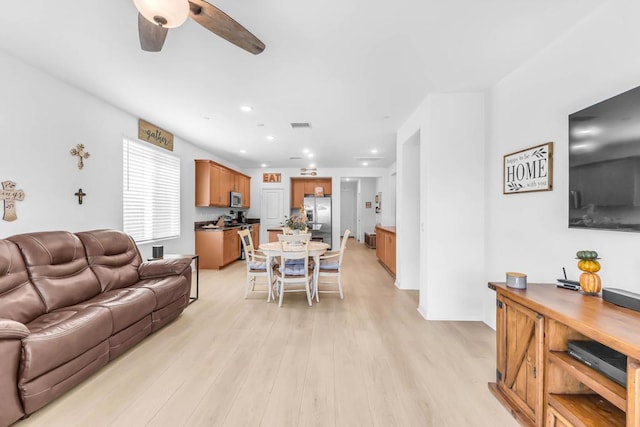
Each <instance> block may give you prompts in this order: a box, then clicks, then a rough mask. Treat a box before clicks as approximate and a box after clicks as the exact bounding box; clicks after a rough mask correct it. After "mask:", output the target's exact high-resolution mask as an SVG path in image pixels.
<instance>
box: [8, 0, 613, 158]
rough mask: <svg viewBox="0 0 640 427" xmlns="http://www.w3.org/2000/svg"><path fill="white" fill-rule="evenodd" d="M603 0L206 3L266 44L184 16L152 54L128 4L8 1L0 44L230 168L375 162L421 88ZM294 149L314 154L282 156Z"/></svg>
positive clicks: (493, 68)
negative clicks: (240, 40) (304, 126)
mask: <svg viewBox="0 0 640 427" xmlns="http://www.w3.org/2000/svg"><path fill="white" fill-rule="evenodd" d="M603 3H605V1H604V0H537V1H531V0H482V1H479V0H395V1H393V2H388V1H385V2H382V1H379V0H366V1H365V0H325V1H321V2H309V1H304V0H303V1H301V0H218V1H215V2H212V4H214V5H215V6H217V7H219V8H220V9H222V10H223V11H225V12H226V13H227V14H229V15H230V16H232V17H233V18H234V19H236V20H237V21H238V22H240V23H241V24H242V25H244V26H245V27H246V28H247V29H249V30H250V31H251V32H253V33H254V34H255V35H256V36H257V37H258V38H260V39H261V40H262V41H263V42H264V43H265V44H266V46H267V47H266V50H265V51H264V52H263V53H262V54H260V55H257V56H254V55H252V54H249V53H247V52H245V51H243V50H241V49H239V48H237V47H236V46H234V45H232V44H230V43H228V42H227V41H225V40H223V39H221V38H219V37H217V36H216V35H214V34H212V33H210V32H208V31H207V30H205V29H204V28H202V27H201V26H199V25H198V24H197V23H196V22H195V21H192V20H188V21H187V22H186V23H185V24H184V25H183V26H182V27H179V28H176V29H173V30H170V31H169V35H168V37H167V41H166V43H165V45H164V48H163V50H162V52H160V53H148V52H143V51H142V50H140V47H139V42H138V32H137V11H136V9H135V7H134V5H133V2H132V1H131V0H86V1H79V0H29V1H17V0H14V1H11V2H3V4H2V6H0V11H1V13H0V49H3V50H6V51H7V52H9V53H10V54H11V55H13V56H16V57H18V58H20V59H23V60H24V61H25V62H27V63H30V64H32V65H34V66H36V67H38V68H41V69H43V70H46V72H48V73H50V74H52V75H54V76H56V77H58V78H60V79H62V80H64V81H66V82H68V83H70V84H72V85H74V86H77V87H79V88H81V89H83V90H86V91H87V92H89V93H92V94H94V95H96V96H98V97H100V98H102V99H104V100H106V101H107V102H109V103H111V104H113V105H116V106H118V107H120V108H122V109H123V110H125V111H128V112H130V113H132V114H133V115H135V116H138V117H141V118H144V119H146V120H148V121H150V122H152V123H154V124H156V125H158V126H160V127H163V128H165V129H166V130H168V131H170V132H173V133H175V134H176V135H179V136H181V137H183V138H185V139H187V140H189V141H191V142H193V143H195V144H196V145H199V146H201V147H203V148H205V149H207V150H209V151H212V152H215V153H216V154H218V155H219V156H221V157H223V158H226V159H228V160H229V161H231V162H233V163H235V164H237V165H238V166H240V167H247V168H250V167H258V166H259V165H260V164H261V163H263V162H264V163H266V164H268V165H269V166H273V167H307V166H309V164H310V163H311V162H313V163H316V164H317V165H318V167H357V166H360V165H361V164H360V162H358V161H357V160H356V159H355V158H356V157H376V156H379V157H382V159H380V160H377V161H373V162H370V166H379V167H380V166H387V165H389V164H391V163H392V162H393V161H395V131H396V130H397V129H398V127H399V126H400V125H401V124H402V123H403V122H404V121H405V120H406V119H407V117H408V116H409V114H411V112H412V111H413V110H414V109H415V108H416V107H417V106H418V104H419V103H420V101H421V100H422V99H423V98H424V97H425V96H426V95H427V94H428V93H433V92H452V91H467V90H482V89H484V88H486V87H488V86H490V85H492V84H493V83H495V82H496V81H498V80H499V79H501V78H502V77H504V76H505V75H506V74H508V73H509V72H510V71H512V70H513V69H515V68H516V67H517V66H518V65H519V64H521V63H522V62H524V61H525V60H526V59H527V58H529V57H530V56H531V55H533V54H535V53H536V52H538V51H540V50H541V49H542V48H544V47H545V46H546V45H548V44H549V43H550V42H552V41H553V40H554V39H555V38H557V37H558V36H559V35H560V34H562V33H563V32H564V31H566V30H567V29H568V28H570V27H571V26H572V25H574V24H576V23H577V22H579V20H581V19H583V18H584V17H585V16H586V15H588V14H589V13H590V12H592V11H593V10H594V9H595V8H596V7H598V6H599V5H601V4H603ZM241 105H250V106H252V107H253V111H252V112H250V113H243V112H241V111H240V109H239V107H240V106H241ZM205 117H208V118H209V120H207V119H205ZM291 122H310V123H311V125H312V129H311V130H292V129H291V127H290V123H291ZM463 123H464V120H463V118H461V125H462V124H463ZM260 125H263V126H260ZM267 135H273V136H274V137H275V140H274V141H272V142H270V141H268V140H267V139H266V137H267ZM304 148H307V149H309V150H311V152H312V153H314V154H315V158H314V159H311V160H309V159H306V158H305V159H303V160H289V157H291V156H304V154H303V153H302V150H303V149H304ZM374 148H376V149H378V150H379V153H378V154H376V155H373V154H371V153H370V150H371V149H374ZM241 149H245V150H247V152H246V154H241V153H240V150H241Z"/></svg>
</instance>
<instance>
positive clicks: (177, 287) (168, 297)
mask: <svg viewBox="0 0 640 427" xmlns="http://www.w3.org/2000/svg"><path fill="white" fill-rule="evenodd" d="M190 285H191V284H190V283H189V284H187V279H186V278H185V277H184V276H169V277H165V278H163V279H160V278H156V279H145V280H141V281H139V282H138V283H136V284H135V287H141V288H146V289H150V290H151V291H153V293H154V294H155V297H156V306H155V308H154V310H158V309H161V308H163V307H165V306H167V305H169V304H171V303H172V302H174V301H176V300H178V299H180V298H181V297H184V295H185V294H187V293H188V292H189V290H190Z"/></svg>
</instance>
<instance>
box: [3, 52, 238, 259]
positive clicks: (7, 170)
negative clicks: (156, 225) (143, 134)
mask: <svg viewBox="0 0 640 427" xmlns="http://www.w3.org/2000/svg"><path fill="white" fill-rule="evenodd" d="M0 63H1V64H2V66H1V67H0V93H2V96H0V129H2V142H0V148H1V150H0V181H5V180H11V181H15V182H16V183H17V185H18V188H19V189H22V190H24V191H25V193H26V197H25V200H24V201H22V202H17V213H18V219H17V220H16V221H13V222H7V221H2V220H0V238H4V237H8V236H10V235H13V234H18V233H26V232H34V231H46V230H68V231H83V230H90V229H96V228H115V229H122V138H123V136H127V137H130V138H135V137H136V136H137V126H138V118H137V117H134V116H132V115H130V114H128V113H126V112H124V111H121V110H119V109H117V108H115V107H113V106H111V105H109V104H106V103H104V102H103V101H101V100H99V99H97V98H95V97H93V96H91V95H89V94H87V93H86V92H83V91H80V90H77V89H75V88H73V87H71V86H69V85H67V84H65V83H62V82H60V81H59V80H56V79H54V78H52V77H49V76H48V75H46V74H44V73H43V72H41V71H39V70H36V69H34V68H32V67H30V66H28V65H25V64H23V63H22V62H19V61H17V60H15V59H13V58H12V57H10V56H8V55H6V54H4V53H2V52H0ZM157 125H158V126H160V127H162V124H161V123H157ZM76 144H84V145H85V149H86V150H87V151H88V152H89V153H90V154H91V156H90V158H89V159H87V160H85V166H84V168H83V169H82V170H79V169H78V168H77V166H76V160H77V158H74V157H72V156H71V155H70V153H69V150H70V149H71V148H74V147H75V146H76ZM174 146H175V151H174V154H176V155H178V156H180V158H181V163H180V167H181V187H180V192H181V238H180V239H172V240H165V241H162V242H159V243H157V244H162V245H164V246H165V253H172V252H173V253H175V252H179V253H193V251H194V249H195V247H194V246H195V245H194V232H193V223H194V221H196V220H205V219H209V217H211V216H214V215H215V214H216V212H217V211H216V210H215V209H213V210H212V209H211V208H201V209H198V212H197V213H196V210H195V208H194V186H195V180H194V176H195V175H194V162H193V159H194V158H209V159H213V160H218V161H220V159H216V157H215V156H213V155H212V154H211V153H208V152H206V151H204V150H201V149H199V148H197V147H195V146H194V145H192V144H190V143H188V142H186V141H184V140H183V139H181V138H179V137H177V136H176V138H175V141H174ZM230 166H231V165H230ZM78 188H82V190H83V191H84V192H85V193H87V196H86V197H85V199H84V202H83V204H82V205H79V204H78V199H77V197H76V196H74V193H75V192H77V191H78ZM1 207H2V203H0V208H1ZM225 211H226V210H225ZM150 246H151V245H144V246H142V247H141V249H142V252H143V256H145V257H149V256H150V255H151V249H150Z"/></svg>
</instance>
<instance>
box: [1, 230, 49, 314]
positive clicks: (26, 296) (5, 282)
mask: <svg viewBox="0 0 640 427" xmlns="http://www.w3.org/2000/svg"><path fill="white" fill-rule="evenodd" d="M44 313H45V306H44V302H43V301H42V299H41V298H40V295H39V294H38V291H37V290H36V288H35V287H34V286H33V283H31V281H29V277H28V274H27V267H26V266H25V265H24V261H23V260H22V255H21V254H20V251H19V250H18V247H17V246H16V245H15V243H13V242H10V241H9V240H0V318H4V319H11V320H15V321H17V322H21V323H28V322H30V321H32V320H33V319H35V318H36V317H38V316H40V315H42V314H44Z"/></svg>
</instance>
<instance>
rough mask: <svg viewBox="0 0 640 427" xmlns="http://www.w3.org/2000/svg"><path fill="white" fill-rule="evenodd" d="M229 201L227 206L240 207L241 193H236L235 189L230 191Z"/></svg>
mask: <svg viewBox="0 0 640 427" xmlns="http://www.w3.org/2000/svg"><path fill="white" fill-rule="evenodd" d="M229 200H230V203H229V206H230V207H232V208H241V207H242V193H236V192H235V191H232V192H231V196H230V197H229Z"/></svg>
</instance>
